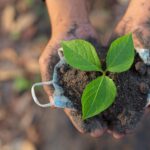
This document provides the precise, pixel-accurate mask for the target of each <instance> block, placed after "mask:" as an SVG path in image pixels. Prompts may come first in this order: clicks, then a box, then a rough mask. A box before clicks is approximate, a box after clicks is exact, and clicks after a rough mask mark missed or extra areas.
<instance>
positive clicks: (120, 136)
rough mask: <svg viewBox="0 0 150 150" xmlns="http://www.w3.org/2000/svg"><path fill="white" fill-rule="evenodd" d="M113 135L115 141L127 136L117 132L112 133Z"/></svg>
mask: <svg viewBox="0 0 150 150" xmlns="http://www.w3.org/2000/svg"><path fill="white" fill-rule="evenodd" d="M112 135H113V137H114V138H115V139H122V138H123V137H124V136H125V134H124V133H117V132H112Z"/></svg>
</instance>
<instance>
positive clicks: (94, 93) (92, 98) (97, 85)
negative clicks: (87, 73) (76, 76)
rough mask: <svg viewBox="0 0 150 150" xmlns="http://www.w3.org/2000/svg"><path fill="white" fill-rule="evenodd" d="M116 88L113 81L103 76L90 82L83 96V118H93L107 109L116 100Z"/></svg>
mask: <svg viewBox="0 0 150 150" xmlns="http://www.w3.org/2000/svg"><path fill="white" fill-rule="evenodd" d="M115 96H116V86H115V84H114V82H113V80H112V79H110V78H109V77H107V76H101V77H98V78H97V79H95V80H93V81H92V82H90V83H89V84H88V85H87V86H86V88H85V90H84V91H83V94H82V100H81V101H82V118H83V119H87V118H90V117H93V116H95V115H97V114H99V113H101V112H102V111H104V110H105V109H107V108H108V107H109V106H110V105H111V104H112V103H113V102H114V100H115Z"/></svg>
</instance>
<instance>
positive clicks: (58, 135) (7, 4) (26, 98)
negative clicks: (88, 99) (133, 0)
mask: <svg viewBox="0 0 150 150" xmlns="http://www.w3.org/2000/svg"><path fill="white" fill-rule="evenodd" d="M127 3H128V0H103V1H102V0H97V2H96V3H95V5H94V10H93V11H92V13H91V15H90V19H91V22H92V24H93V25H94V26H95V28H96V29H97V32H99V33H100V35H101V37H100V38H101V39H102V40H105V38H104V37H105V36H107V35H109V34H110V32H111V30H112V28H113V27H114V25H115V21H116V20H118V19H119V15H118V14H120V16H121V14H122V13H123V12H124V10H125V8H126V6H127ZM102 31H103V32H102ZM50 33H51V31H50V23H49V19H48V14H47V10H46V7H45V4H44V3H43V2H42V1H40V0H0V150H116V149H122V150H150V141H149V139H150V130H149V127H150V115H146V116H145V117H144V119H143V121H142V123H141V124H140V125H139V126H138V128H137V129H136V131H135V133H133V134H132V135H127V136H126V137H125V138H124V139H121V140H116V139H113V138H112V136H111V135H108V134H105V135H104V136H102V137H101V138H97V139H93V138H91V137H89V136H88V135H81V134H80V133H78V132H77V131H76V130H75V129H74V127H73V126H72V124H71V123H70V121H69V120H68V118H67V117H66V116H65V114H64V112H63V111H62V110H58V109H56V110H50V109H48V108H45V109H43V108H40V107H38V106H37V105H36V104H35V103H34V102H33V100H32V98H31V92H30V89H31V85H32V84H33V83H35V82H38V81H40V80H41V79H40V72H39V65H38V58H39V56H40V54H41V52H42V50H43V48H44V46H45V45H46V43H47V41H48V40H49V38H50ZM104 35H105V36H104ZM102 37H103V38H102ZM38 96H39V98H40V99H42V98H43V94H42V92H41V91H40V90H39V91H38Z"/></svg>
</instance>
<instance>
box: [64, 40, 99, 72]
mask: <svg viewBox="0 0 150 150" xmlns="http://www.w3.org/2000/svg"><path fill="white" fill-rule="evenodd" d="M62 47H63V51H64V56H65V59H66V62H67V63H68V64H69V65H70V66H72V67H74V68H77V69H80V70H83V71H101V70H102V69H101V63H100V59H99V58H98V55H97V53H96V50H95V48H94V47H93V46H92V44H90V43H89V42H87V41H84V40H80V39H76V40H71V41H63V42H62Z"/></svg>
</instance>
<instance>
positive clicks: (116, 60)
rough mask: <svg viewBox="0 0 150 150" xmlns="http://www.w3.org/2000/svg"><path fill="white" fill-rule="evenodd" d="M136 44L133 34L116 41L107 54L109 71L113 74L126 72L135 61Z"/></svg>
mask: <svg viewBox="0 0 150 150" xmlns="http://www.w3.org/2000/svg"><path fill="white" fill-rule="evenodd" d="M134 54H135V53H134V44H133V39H132V34H128V35H125V36H122V37H120V38H118V39H117V40H115V41H114V42H113V43H112V44H111V46H110V48H109V51H108V53H107V57H106V64H107V70H108V71H111V72H124V71H126V70H128V69H129V68H130V67H131V65H132V64H133V61H134Z"/></svg>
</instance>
